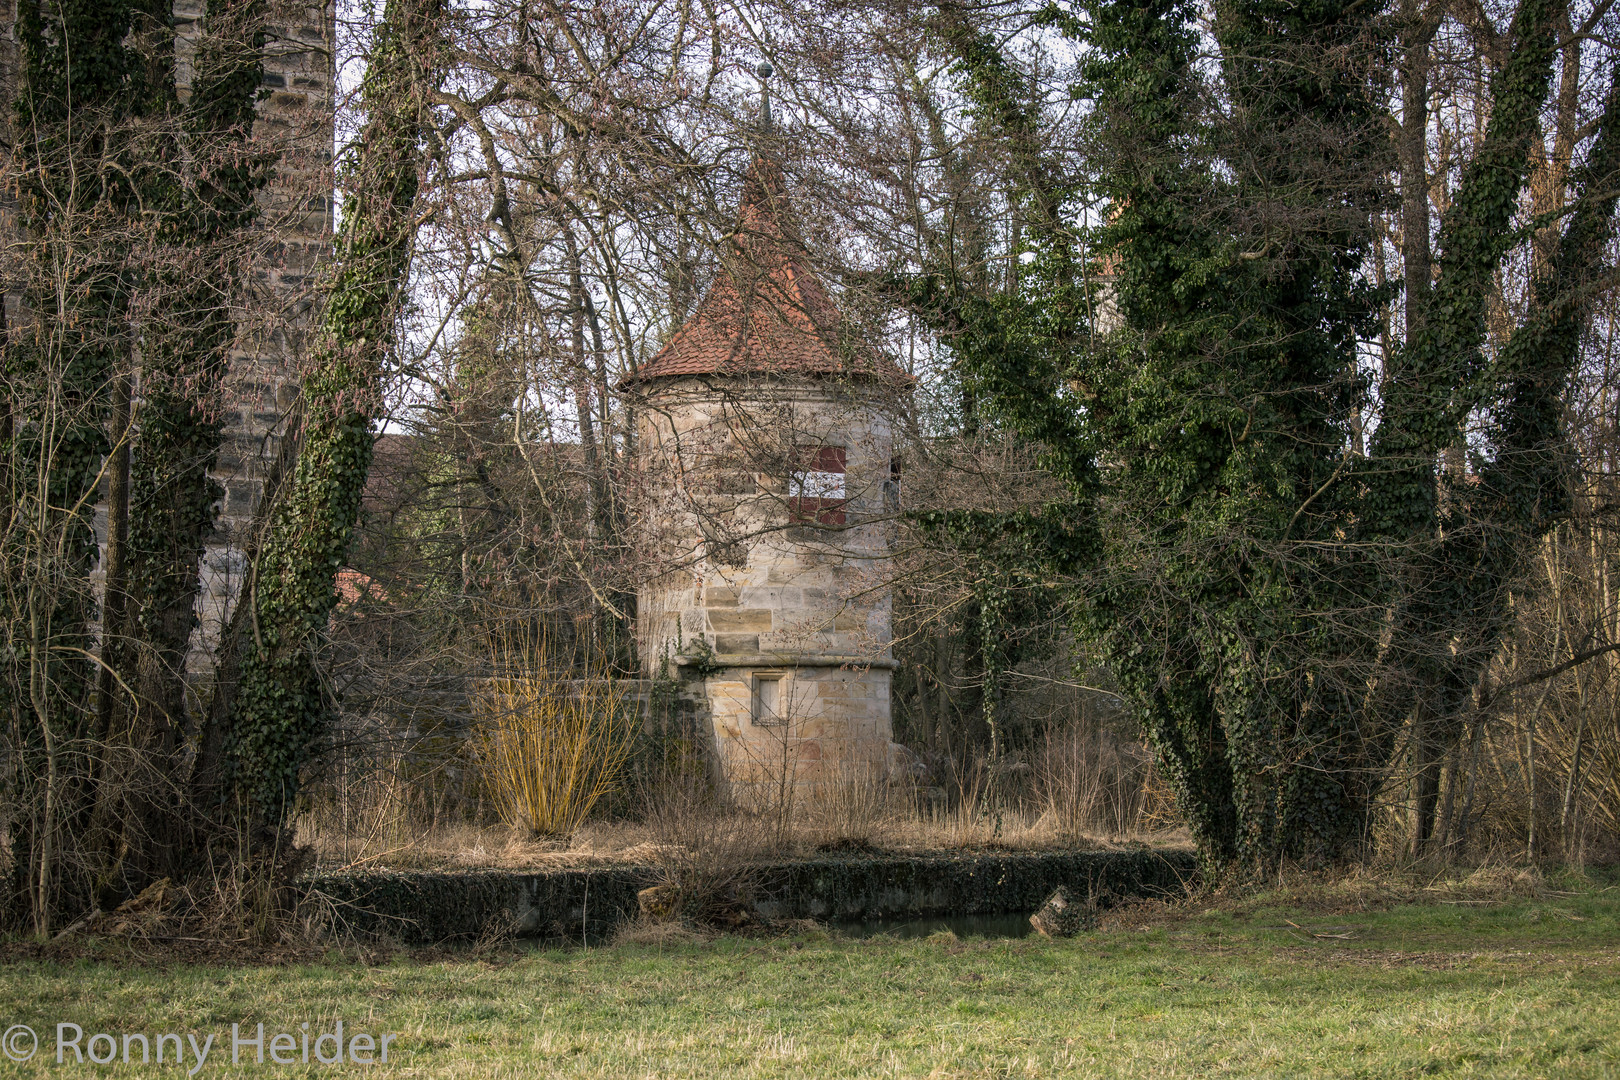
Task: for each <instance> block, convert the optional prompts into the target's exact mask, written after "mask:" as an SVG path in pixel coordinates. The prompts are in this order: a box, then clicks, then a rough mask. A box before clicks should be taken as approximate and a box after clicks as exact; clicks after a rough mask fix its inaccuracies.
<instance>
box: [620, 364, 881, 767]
mask: <svg viewBox="0 0 1620 1080" xmlns="http://www.w3.org/2000/svg"><path fill="white" fill-rule="evenodd" d="M641 415H642V418H643V419H642V430H641V432H640V444H641V445H642V446H643V447H645V448H647V451H646V457H645V458H644V469H643V482H644V484H645V489H644V491H643V492H642V498H643V500H644V502H645V508H644V515H643V516H644V535H645V537H646V541H647V548H648V551H649V554H650V555H651V556H652V565H653V566H654V567H655V568H656V569H657V570H658V571H661V572H660V573H658V574H657V575H656V576H655V577H653V578H652V579H651V580H650V581H648V582H647V583H646V584H645V585H644V586H643V587H642V589H641V591H640V597H639V606H638V628H639V635H640V647H641V655H642V658H643V664H644V665H645V667H646V673H647V674H648V676H649V677H651V676H656V675H657V674H658V672H659V669H660V667H664V668H666V669H675V670H679V671H680V672H682V673H683V674H684V676H685V677H687V678H690V679H692V680H693V681H694V682H695V683H701V685H702V687H703V697H704V699H705V700H706V701H707V704H708V709H709V723H710V726H711V728H712V732H713V736H714V749H715V751H716V758H717V761H718V763H719V765H720V768H721V772H722V774H723V775H724V777H725V779H726V780H727V781H728V782H729V783H730V784H731V785H732V787H733V789H734V790H735V792H736V793H737V794H739V795H741V796H743V797H745V798H746V797H750V796H752V797H756V798H767V797H770V796H771V792H772V791H775V792H777V793H780V792H781V791H782V790H783V785H784V784H785V785H787V786H788V787H792V788H804V787H806V786H812V787H813V786H816V785H824V784H832V783H844V782H860V781H862V780H866V779H869V778H871V776H872V775H873V774H875V773H878V772H881V771H882V770H883V769H885V768H886V767H887V763H888V756H889V753H890V743H891V739H892V734H891V726H890V711H889V681H890V669H891V668H892V667H893V659H892V656H891V654H890V640H891V629H890V625H891V623H890V597H889V590H888V588H887V586H886V584H885V582H884V573H885V567H884V564H883V557H884V556H885V555H886V554H887V553H888V550H889V545H890V542H891V538H890V534H891V531H892V529H891V526H890V525H889V524H888V523H887V520H886V511H887V509H888V506H887V486H886V485H887V484H888V482H889V479H890V457H891V450H892V441H893V436H892V429H891V424H890V421H889V419H888V417H887V416H886V415H885V413H884V411H883V410H882V409H881V408H880V407H879V404H878V401H877V398H876V397H875V396H873V395H871V394H869V393H868V392H867V391H866V390H864V389H863V388H862V387H861V386H860V385H859V384H853V385H852V384H848V383H840V382H834V381H831V380H826V381H808V380H806V381H802V382H794V383H784V382H777V381H755V382H745V381H742V380H735V379H716V378H705V379H697V378H693V379H683V380H678V381H675V380H672V381H671V382H670V383H667V384H665V385H662V386H659V387H657V388H656V389H655V390H654V392H653V393H652V394H651V395H650V397H649V398H648V400H647V402H646V407H645V408H644V410H643V411H642V414H641ZM827 452H835V453H833V456H832V457H829V458H828V459H827V460H829V461H830V460H833V458H834V457H836V458H840V459H841V463H842V465H843V468H844V472H843V475H842V478H841V482H842V492H841V497H839V498H826V499H822V500H821V501H820V502H818V503H807V502H805V501H804V500H805V499H807V498H817V499H820V498H821V497H820V496H815V495H808V496H807V495H806V492H809V491H813V490H830V489H817V488H816V487H815V484H816V483H817V481H815V480H813V479H811V478H809V477H808V474H811V473H815V472H816V471H817V462H816V455H817V454H818V453H827ZM828 479H831V478H830V477H824V478H823V480H824V481H825V480H828ZM807 484H808V485H810V486H806V485H807ZM820 507H828V509H825V510H822V509H820ZM762 681H766V682H771V681H774V682H775V684H776V685H775V687H774V689H772V691H771V695H772V697H771V703H770V704H771V705H772V707H771V708H766V707H765V703H764V702H763V701H762V699H761V694H762V690H761V685H760V684H761V682H762Z"/></svg>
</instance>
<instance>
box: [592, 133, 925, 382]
mask: <svg viewBox="0 0 1620 1080" xmlns="http://www.w3.org/2000/svg"><path fill="white" fill-rule="evenodd" d="M733 240H734V242H733V244H732V250H731V252H730V253H729V254H730V255H731V257H730V258H728V259H724V260H723V261H722V266H721V269H720V273H719V274H717V275H716V277H715V281H714V284H713V285H711V286H710V288H709V291H708V294H707V295H705V296H704V297H703V301H702V303H700V304H699V305H698V309H697V311H696V312H694V313H693V315H692V317H691V318H690V319H688V320H687V321H686V323H685V324H684V325H683V326H682V327H681V328H680V329H679V330H677V331H675V333H674V335H673V336H671V337H670V339H669V341H667V342H665V344H664V347H663V348H662V349H660V350H659V351H658V354H657V355H656V356H654V357H653V358H652V359H651V360H649V361H648V362H647V363H645V364H643V365H642V366H641V367H640V368H638V369H637V370H636V371H634V372H632V373H631V374H630V375H629V376H627V377H626V378H625V379H624V381H623V382H622V383H621V384H620V385H621V386H622V387H627V386H630V385H632V384H634V383H637V382H645V381H647V380H650V379H661V378H669V377H673V376H681V375H769V374H784V375H837V376H843V377H846V378H848V377H856V378H869V379H879V380H882V381H884V382H891V383H897V384H905V383H909V382H910V381H911V377H910V376H909V375H907V374H906V373H905V372H903V371H901V370H900V368H899V367H898V366H897V365H896V364H895V363H894V362H893V361H892V360H890V359H888V358H887V357H885V356H882V355H880V354H879V353H878V352H877V351H876V350H874V349H872V348H871V347H870V346H868V345H866V344H864V343H861V342H858V341H853V340H849V337H848V334H847V333H846V332H845V328H844V325H843V318H842V316H841V315H840V314H839V312H838V307H837V305H835V304H834V303H833V301H832V297H830V296H828V295H827V290H826V287H825V286H823V285H822V284H821V281H820V280H819V279H818V278H817V277H816V275H815V273H814V272H813V271H812V270H811V269H810V266H809V260H808V257H807V253H806V251H805V247H804V244H803V242H802V240H801V239H800V238H799V236H798V232H797V229H796V227H795V224H794V221H793V216H792V212H791V210H790V209H789V207H788V201H787V191H786V185H785V184H784V182H783V179H782V169H781V167H780V166H779V165H777V164H776V163H775V162H774V161H772V160H770V158H768V157H766V156H765V155H763V154H761V155H758V156H756V157H755V158H754V163H753V165H752V167H751V168H750V169H749V170H748V176H747V178H746V180H745V181H744V184H743V196H742V206H741V207H740V208H739V213H738V225H737V233H736V236H735V237H734V238H733Z"/></svg>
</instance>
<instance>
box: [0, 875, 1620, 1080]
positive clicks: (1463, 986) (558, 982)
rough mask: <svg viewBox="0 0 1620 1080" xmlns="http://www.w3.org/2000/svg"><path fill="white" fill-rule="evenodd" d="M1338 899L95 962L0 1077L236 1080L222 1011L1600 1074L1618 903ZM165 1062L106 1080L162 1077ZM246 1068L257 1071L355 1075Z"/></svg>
mask: <svg viewBox="0 0 1620 1080" xmlns="http://www.w3.org/2000/svg"><path fill="white" fill-rule="evenodd" d="M1361 902H1362V901H1357V900H1356V899H1355V898H1353V897H1350V898H1345V897H1339V898H1338V899H1336V900H1334V901H1333V902H1331V903H1322V902H1299V900H1298V898H1297V897H1296V898H1295V900H1294V902H1284V901H1281V900H1270V901H1268V900H1266V899H1265V898H1260V899H1258V900H1256V899H1250V900H1248V901H1245V902H1242V903H1227V904H1225V905H1224V906H1222V907H1221V908H1219V909H1209V910H1203V911H1200V910H1197V909H1192V910H1185V909H1183V910H1173V911H1166V910H1162V909H1148V910H1145V911H1135V912H1127V913H1125V914H1123V915H1121V916H1119V917H1117V918H1115V919H1113V920H1110V923H1109V924H1108V925H1107V926H1105V928H1104V929H1102V930H1100V931H1098V932H1096V933H1093V934H1090V935H1087V936H1085V937H1083V938H1078V939H1075V940H1072V941H1065V942H1048V941H1044V940H1040V939H1026V940H1019V941H979V940H961V941H955V940H951V939H948V938H947V939H943V940H942V939H934V940H911V941H897V940H892V939H882V938H879V939H868V940H838V939H833V938H828V937H826V936H825V935H822V934H818V933H810V934H805V935H800V936H797V937H783V938H769V939H766V938H741V937H729V938H720V939H718V940H715V941H712V942H708V943H702V944H692V943H689V944H679V945H666V946H653V945H619V946H614V947H611V948H600V949H597V948H593V949H591V950H589V951H583V950H581V949H578V948H574V949H534V950H524V949H513V950H510V951H504V952H498V953H485V954H482V955H473V954H467V955H451V954H443V953H441V954H439V955H437V956H435V957H432V958H427V957H423V956H420V955H418V956H414V957H412V956H400V957H396V958H393V959H391V960H388V961H387V962H383V963H380V964H365V963H362V962H359V961H356V960H353V959H346V958H344V957H341V956H337V955H333V956H332V957H330V958H328V959H327V960H325V961H324V962H308V963H284V964H275V965H264V966H223V965H207V964H194V963H179V962H159V961H153V960H150V959H147V960H130V959H128V958H127V957H125V956H124V954H123V953H121V952H119V953H114V952H113V951H112V948H113V947H111V946H108V947H107V950H108V951H107V952H105V953H102V954H94V953H92V955H91V956H90V958H84V957H83V956H81V957H80V958H77V959H73V960H52V959H38V958H34V959H13V960H12V961H10V962H7V963H5V964H4V965H0V1026H9V1025H11V1024H15V1023H26V1024H30V1025H32V1026H34V1027H36V1028H37V1029H38V1030H39V1032H40V1053H39V1054H38V1056H37V1057H36V1058H34V1060H32V1061H31V1062H29V1063H27V1064H26V1065H16V1064H13V1063H11V1062H8V1061H6V1060H5V1059H4V1058H0V1076H3V1075H23V1076H76V1075H91V1074H94V1075H105V1074H107V1073H108V1072H109V1071H111V1070H112V1069H113V1066H110V1065H109V1066H99V1067H98V1066H93V1065H90V1064H88V1063H87V1064H85V1065H83V1066H74V1065H72V1064H71V1059H72V1053H71V1051H69V1052H68V1058H69V1062H70V1063H69V1064H68V1065H64V1066H58V1065H56V1063H55V1059H54V1045H55V1044H54V1025H55V1024H56V1023H58V1022H61V1021H67V1022H71V1023H75V1024H78V1025H79V1026H80V1027H82V1029H83V1030H84V1032H85V1033H86V1035H85V1038H88V1036H89V1035H90V1034H93V1033H96V1032H107V1033H111V1034H115V1035H122V1034H124V1033H134V1032H142V1033H146V1034H147V1035H148V1036H149V1038H155V1036H156V1035H157V1034H158V1033H162V1032H176V1033H180V1034H182V1035H184V1034H187V1033H192V1032H195V1033H197V1037H198V1039H197V1041H198V1042H199V1043H201V1042H202V1041H203V1038H204V1036H205V1035H206V1034H208V1033H213V1034H214V1035H215V1044H214V1046H213V1048H212V1050H211V1051H210V1054H209V1057H208V1058H207V1060H206V1062H205V1064H204V1066H203V1068H202V1069H201V1070H200V1071H199V1072H198V1074H197V1075H199V1076H208V1075H221V1074H225V1073H237V1072H238V1071H239V1070H238V1069H237V1068H233V1067H232V1066H231V1064H230V1025H231V1024H232V1023H233V1022H235V1023H238V1024H241V1025H243V1027H244V1028H246V1029H247V1031H252V1030H253V1029H254V1026H255V1025H257V1024H258V1023H261V1022H262V1023H264V1024H265V1025H266V1028H267V1034H268V1035H273V1034H275V1033H276V1032H279V1031H287V1032H290V1033H293V1034H295V1035H297V1034H299V1033H300V1031H301V1029H300V1026H299V1025H300V1024H301V1023H302V1022H304V1021H310V1022H311V1031H312V1032H315V1033H319V1032H320V1031H322V1030H330V1028H331V1026H332V1024H333V1022H334V1021H336V1020H339V1019H341V1020H343V1021H344V1024H345V1032H346V1035H350V1034H352V1033H354V1032H356V1031H360V1032H365V1033H369V1034H372V1035H373V1036H378V1035H381V1034H384V1033H388V1034H393V1035H394V1036H395V1038H394V1039H393V1040H392V1041H391V1049H390V1058H389V1064H388V1065H386V1066H383V1065H380V1064H379V1065H376V1066H372V1068H374V1069H376V1070H379V1071H382V1072H387V1073H389V1074H392V1075H399V1076H436V1077H438V1076H443V1077H504V1076H511V1077H551V1076H568V1077H688V1076H691V1077H699V1076H701V1077H776V1076H782V1077H879V1076H919V1077H957V1076H964V1077H965V1076H972V1077H979V1076H995V1077H1002V1076H1016V1077H1025V1076H1029V1077H1055V1076H1064V1077H1070V1076H1075V1077H1083V1076H1133V1077H1135V1076H1140V1077H1209V1076H1366V1077H1393V1076H1408V1075H1411V1076H1419V1075H1425V1076H1501V1077H1609V1076H1620V888H1617V887H1615V886H1613V885H1609V884H1607V882H1606V881H1591V880H1588V881H1587V882H1586V883H1585V884H1584V885H1582V886H1581V887H1579V888H1573V887H1572V888H1569V889H1568V890H1567V891H1565V892H1549V891H1545V890H1543V891H1541V892H1540V893H1539V894H1538V895H1536V896H1532V897H1511V896H1508V897H1506V898H1501V897H1499V898H1497V899H1487V900H1483V901H1479V900H1475V901H1469V902H1450V903H1444V902H1435V903H1428V904H1399V903H1396V904H1389V903H1378V904H1372V905H1369V910H1365V911H1364V910H1361V909H1360V903H1361ZM244 1033H246V1032H244ZM267 1045H268V1038H267ZM106 1049H107V1046H106V1044H98V1048H97V1050H98V1054H99V1055H103V1056H104V1055H105V1052H106ZM331 1049H332V1047H331V1044H330V1043H328V1044H327V1046H326V1050H327V1052H328V1056H330V1051H331ZM132 1054H133V1055H134V1057H135V1058H136V1059H137V1060H138V1058H139V1049H138V1043H133V1044H132ZM171 1056H172V1048H171ZM293 1056H294V1057H295V1058H296V1056H297V1054H296V1053H295V1054H294V1055H293ZM185 1058H186V1064H185V1066H184V1067H183V1068H176V1067H175V1066H173V1065H172V1064H166V1065H164V1066H163V1067H162V1069H161V1072H160V1070H159V1069H158V1068H157V1066H155V1065H154V1066H148V1067H146V1068H144V1069H143V1068H141V1067H139V1066H123V1065H119V1066H117V1071H118V1074H119V1075H138V1076H139V1075H166V1076H183V1075H185V1072H186V1070H188V1069H190V1068H191V1067H192V1066H193V1065H194V1063H195V1062H194V1057H193V1053H192V1051H191V1050H190V1049H187V1050H186V1052H185ZM250 1060H251V1052H250V1051H249V1052H244V1054H243V1065H242V1066H241V1067H240V1068H241V1070H243V1071H244V1072H245V1073H252V1074H259V1075H264V1076H267V1077H268V1076H303V1075H331V1074H334V1073H337V1072H348V1071H358V1070H359V1069H360V1068H363V1067H361V1066H344V1067H342V1068H341V1069H340V1068H335V1067H321V1066H317V1065H314V1064H310V1065H303V1064H294V1065H290V1066H275V1065H272V1064H269V1063H268V1059H267V1063H266V1064H264V1065H251V1067H250V1065H249V1062H250ZM8 1070H9V1071H8Z"/></svg>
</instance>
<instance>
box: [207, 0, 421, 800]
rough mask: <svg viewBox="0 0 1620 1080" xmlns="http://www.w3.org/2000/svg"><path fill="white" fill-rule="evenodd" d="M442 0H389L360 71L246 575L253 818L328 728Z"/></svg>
mask: <svg viewBox="0 0 1620 1080" xmlns="http://www.w3.org/2000/svg"><path fill="white" fill-rule="evenodd" d="M441 11H442V2H441V0H389V3H388V4H387V6H386V8H385V10H384V13H383V17H382V21H381V23H380V24H379V25H378V27H377V30H376V33H375V35H374V37H373V41H372V48H371V54H370V60H369V63H368V64H367V68H366V74H365V78H364V80H363V81H362V84H361V101H362V104H363V106H364V108H365V111H366V117H367V119H366V123H365V125H364V127H363V129H362V130H361V133H360V136H359V138H358V139H357V140H356V141H355V142H354V143H353V144H352V145H351V146H350V147H349V148H348V150H347V153H346V155H345V160H344V162H343V174H342V183H343V187H344V191H345V200H344V216H343V223H342V226H341V229H340V231H339V234H338V242H337V251H336V271H335V273H334V275H333V279H332V282H331V287H330V292H329V294H328V297H327V301H326V307H325V311H324V313H323V316H322V324H321V327H320V331H319V333H318V335H317V336H316V341H315V344H314V347H313V349H312V356H311V359H310V362H309V370H308V372H307V374H306V375H305V377H304V381H303V399H302V403H301V406H302V427H301V430H300V431H299V433H298V437H299V439H300V445H299V451H298V459H297V463H296V465H295V467H294V470H293V474H292V477H291V479H290V483H289V485H288V488H287V490H286V492H285V494H284V495H283V496H282V497H281V498H280V499H279V501H278V503H277V505H276V506H275V508H274V510H273V512H272V516H271V521H270V526H269V530H268V534H267V535H266V537H265V540H264V542H263V545H262V546H261V548H260V550H259V553H258V558H257V559H256V560H255V562H254V565H253V567H252V570H251V572H250V575H249V580H248V582H247V585H246V592H247V596H246V601H245V602H246V603H248V604H250V605H251V618H250V620H249V625H248V628H247V630H246V635H247V641H246V642H245V644H244V653H243V659H242V665H241V674H240V682H239V685H238V688H237V697H236V707H235V716H234V719H233V731H232V740H231V744H230V758H231V762H232V765H233V770H234V778H235V779H234V782H235V787H236V789H237V792H238V794H239V796H240V798H241V800H242V802H243V803H244V804H245V805H246V806H247V807H248V808H249V812H250V814H251V816H252V817H253V819H254V820H256V821H258V822H260V823H263V824H267V825H271V826H278V825H280V824H281V823H283V822H284V821H285V819H286V817H287V814H288V812H289V810H290V809H291V806H292V804H293V800H294V799H295V798H296V796H297V793H298V789H299V776H300V773H301V771H302V769H303V767H304V765H305V763H306V762H308V761H309V760H310V757H311V755H312V753H313V752H314V751H315V749H316V747H317V746H318V744H319V741H320V739H321V737H322V735H323V733H324V731H325V729H326V724H327V719H328V715H329V710H330V701H329V699H328V696H327V694H326V692H325V691H324V689H323V687H322V686H321V683H320V677H319V673H318V671H317V668H316V666H315V663H314V660H313V655H312V651H313V649H314V648H315V646H316V644H317V642H318V640H319V637H320V635H321V634H322V633H324V631H325V629H326V624H327V620H328V617H329V616H330V614H331V611H332V608H333V606H334V605H335V603H336V595H335V593H334V591H333V584H334V581H335V579H336V576H337V572H338V570H339V569H340V568H341V567H342V565H343V562H344V560H345V558H346V557H347V554H348V550H349V543H350V539H351V537H352V534H353V531H354V524H355V520H356V518H357V517H358V515H359V511H360V497H361V494H362V492H363V490H364V488H365V482H366V474H367V472H368V471H369V469H370V467H371V452H372V438H373V436H372V423H373V419H374V417H375V416H376V415H377V411H378V408H379V404H380V401H379V399H380V392H381V386H380V383H381V377H382V372H383V367H384V363H385V361H386V359H387V355H388V347H389V344H390V342H391V340H392V331H393V323H394V319H395V317H396V315H397V312H398V308H399V304H400V302H401V298H402V294H403V290H404V283H405V279H406V275H407V272H408V270H409V267H410V256H411V246H412V240H413V238H414V233H415V229H414V223H413V218H412V213H413V209H414V206H415V202H416V194H417V187H418V172H419V170H420V169H421V168H422V167H423V165H424V159H425V152H424V149H423V127H424V124H425V123H426V122H427V119H428V108H429V105H428V101H427V98H428V95H429V93H430V92H431V90H432V89H433V88H434V87H435V86H436V85H437V79H438V78H439V77H440V73H441V72H442V70H443V68H442V58H441V56H440V46H439V39H438V21H439V17H440V13H441Z"/></svg>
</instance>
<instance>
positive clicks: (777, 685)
mask: <svg viewBox="0 0 1620 1080" xmlns="http://www.w3.org/2000/svg"><path fill="white" fill-rule="evenodd" d="M751 714H752V717H753V721H754V723H755V724H756V725H758V726H760V727H774V726H777V725H780V724H785V723H787V717H786V716H785V715H783V706H782V673H781V672H779V671H771V672H760V673H759V674H757V675H755V676H754V702H753V708H752V710H751Z"/></svg>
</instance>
